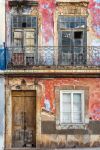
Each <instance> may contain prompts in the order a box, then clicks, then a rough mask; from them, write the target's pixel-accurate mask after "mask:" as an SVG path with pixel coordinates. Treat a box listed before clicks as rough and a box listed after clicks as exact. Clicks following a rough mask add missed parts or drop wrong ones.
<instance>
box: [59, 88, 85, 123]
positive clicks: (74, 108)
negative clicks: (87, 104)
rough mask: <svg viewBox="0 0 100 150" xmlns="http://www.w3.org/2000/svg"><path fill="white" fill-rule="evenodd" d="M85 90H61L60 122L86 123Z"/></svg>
mask: <svg viewBox="0 0 100 150" xmlns="http://www.w3.org/2000/svg"><path fill="white" fill-rule="evenodd" d="M84 110H85V108H84V90H78V91H77V90H61V91H60V124H80V123H84Z"/></svg>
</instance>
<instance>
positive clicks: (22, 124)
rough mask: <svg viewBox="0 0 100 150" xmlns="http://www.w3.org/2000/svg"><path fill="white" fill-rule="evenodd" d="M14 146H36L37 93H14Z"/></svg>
mask: <svg viewBox="0 0 100 150" xmlns="http://www.w3.org/2000/svg"><path fill="white" fill-rule="evenodd" d="M12 134H13V135H12V146H13V147H35V146H36V92H35V91H13V92H12Z"/></svg>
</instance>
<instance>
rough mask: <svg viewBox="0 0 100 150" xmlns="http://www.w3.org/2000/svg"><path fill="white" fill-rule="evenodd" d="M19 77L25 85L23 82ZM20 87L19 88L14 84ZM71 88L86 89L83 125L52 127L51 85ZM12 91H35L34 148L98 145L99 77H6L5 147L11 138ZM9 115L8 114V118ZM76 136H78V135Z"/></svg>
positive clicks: (53, 90)
mask: <svg viewBox="0 0 100 150" xmlns="http://www.w3.org/2000/svg"><path fill="white" fill-rule="evenodd" d="M23 79H24V80H25V81H26V84H25V85H23V84H22V81H23ZM18 86H20V89H17V87H18ZM56 87H58V88H61V87H67V88H68V87H69V88H70V87H71V88H74V89H75V88H77V89H81V88H82V89H86V90H87V92H88V93H87V95H86V96H87V100H88V102H89V105H88V106H87V107H88V112H87V113H88V118H89V122H88V123H86V126H84V128H83V127H82V128H81V127H80V129H77V128H76V127H75V128H70V129H60V130H59V129H58V128H57V126H56V113H57V112H56V109H57V101H58V100H57V98H56V97H55V88H56ZM12 90H36V93H37V96H36V102H37V108H36V110H37V116H36V117H37V134H36V138H37V147H39V146H41V147H73V146H75V147H78V146H83V147H84V146H98V145H99V146H100V142H99V141H100V111H99V110H100V92H99V91H100V80H99V78H60V79H56V78H51V79H45V78H44V79H39V78H35V79H34V78H32V77H11V78H6V139H5V141H6V147H7V148H10V147H11V143H12V141H11V139H12V98H11V91H12ZM9 116H10V117H9ZM79 137H80V138H79Z"/></svg>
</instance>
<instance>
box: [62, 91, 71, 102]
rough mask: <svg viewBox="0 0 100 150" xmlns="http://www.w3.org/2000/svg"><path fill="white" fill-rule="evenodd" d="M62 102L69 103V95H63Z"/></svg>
mask: <svg viewBox="0 0 100 150" xmlns="http://www.w3.org/2000/svg"><path fill="white" fill-rule="evenodd" d="M63 102H67V103H71V94H70V93H63Z"/></svg>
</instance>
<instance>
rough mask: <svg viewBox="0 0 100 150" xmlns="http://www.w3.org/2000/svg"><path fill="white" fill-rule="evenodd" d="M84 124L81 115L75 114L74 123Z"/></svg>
mask: <svg viewBox="0 0 100 150" xmlns="http://www.w3.org/2000/svg"><path fill="white" fill-rule="evenodd" d="M80 122H82V117H81V113H74V114H73V123H80Z"/></svg>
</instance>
